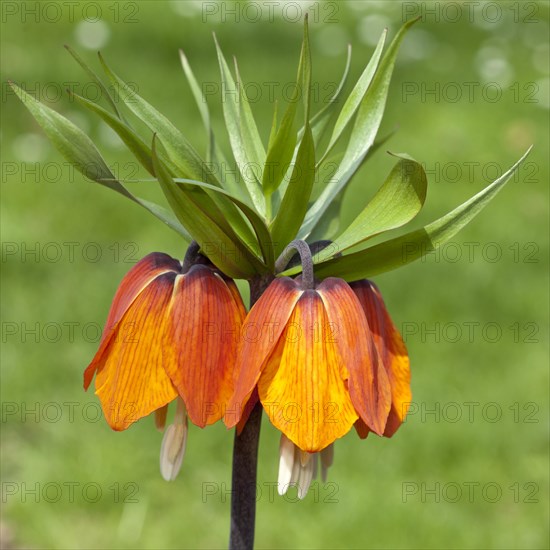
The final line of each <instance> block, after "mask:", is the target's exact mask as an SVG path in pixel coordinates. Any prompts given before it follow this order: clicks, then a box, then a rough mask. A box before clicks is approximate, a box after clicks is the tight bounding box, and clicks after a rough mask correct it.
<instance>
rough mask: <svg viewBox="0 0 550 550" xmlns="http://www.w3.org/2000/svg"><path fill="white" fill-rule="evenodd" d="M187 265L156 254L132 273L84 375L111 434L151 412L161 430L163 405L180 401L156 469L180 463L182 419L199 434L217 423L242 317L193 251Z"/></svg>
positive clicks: (230, 288) (229, 291) (221, 280)
mask: <svg viewBox="0 0 550 550" xmlns="http://www.w3.org/2000/svg"><path fill="white" fill-rule="evenodd" d="M187 260H188V261H187V262H184V265H183V266H182V264H181V263H180V262H179V261H177V260H175V259H173V258H171V257H170V256H168V255H166V254H161V253H157V252H155V253H152V254H149V255H148V256H146V257H145V258H143V259H142V260H141V261H139V262H138V263H137V264H136V265H135V266H134V267H133V268H132V269H131V270H130V272H129V273H128V274H127V275H126V276H125V277H124V278H123V280H122V282H121V284H120V286H119V288H118V290H117V292H116V294H115V297H114V300H113V303H112V305H111V310H110V311H109V315H108V317H107V323H106V327H105V331H104V333H103V337H102V339H101V342H100V346H99V349H98V351H97V353H96V354H95V356H94V358H93V359H92V362H91V363H90V365H89V366H88V368H87V369H86V371H85V373H84V387H85V388H86V389H87V388H88V387H89V385H90V383H91V381H92V378H93V376H94V374H95V388H96V394H97V395H98V397H99V399H100V401H101V405H102V408H103V412H104V414H105V418H106V419H107V422H108V423H109V425H110V426H111V427H112V428H113V429H114V430H124V429H126V428H128V427H129V426H130V425H131V424H132V423H133V422H136V421H137V420H139V419H140V418H142V417H144V416H147V415H149V414H150V413H152V412H155V413H156V419H157V425H158V427H160V428H163V427H164V421H165V418H166V407H167V405H168V403H170V402H171V401H174V400H176V399H178V400H179V403H178V405H177V411H176V420H175V424H174V426H176V427H169V429H168V430H167V432H166V436H165V443H164V444H163V447H165V448H166V451H165V452H164V454H163V456H162V457H161V466H162V460H163V458H164V460H165V462H166V459H167V457H169V456H172V457H173V459H174V460H171V461H170V460H168V462H169V463H174V461H176V459H178V452H176V453H174V452H173V450H174V446H176V448H177V449H178V450H181V449H183V448H184V441H185V438H186V432H187V430H186V426H187V416H189V418H190V420H191V421H192V422H193V423H194V424H196V425H197V426H200V427H204V426H206V425H207V424H212V423H214V422H216V421H217V420H219V419H220V418H221V417H222V415H223V411H224V408H225V403H226V402H227V400H228V398H229V396H230V395H231V392H232V370H233V364H234V361H235V354H236V349H237V340H238V332H239V329H240V326H241V324H242V322H243V319H244V314H245V310H244V306H243V304H242V300H241V298H240V295H239V293H238V291H237V289H236V287H235V284H234V283H233V282H232V281H231V280H228V279H227V278H225V277H222V276H221V275H220V274H219V273H217V272H216V271H215V270H213V269H212V267H211V266H209V265H205V264H204V263H201V260H204V258H203V257H202V256H197V247H196V246H192V247H190V253H189V254H188V257H187ZM192 261H195V262H197V263H192ZM175 436H177V437H175ZM174 441H175V442H174ZM181 455H183V450H181ZM165 477H166V476H165ZM170 477H171V476H170Z"/></svg>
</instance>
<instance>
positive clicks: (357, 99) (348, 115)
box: [319, 29, 388, 164]
mask: <svg viewBox="0 0 550 550" xmlns="http://www.w3.org/2000/svg"><path fill="white" fill-rule="evenodd" d="M387 32H388V31H387V29H384V32H383V33H382V36H381V37H380V40H379V41H378V44H377V46H376V49H375V50H374V53H373V54H372V57H371V59H370V61H369V62H368V64H367V66H366V67H365V70H364V71H363V74H362V75H361V77H360V78H359V80H358V81H357V84H356V85H355V87H354V88H353V90H352V91H351V93H350V94H349V96H348V98H347V100H346V102H345V103H344V106H343V107H342V110H341V111H340V114H339V115H338V118H337V119H336V123H335V125H334V129H333V130H332V136H331V137H330V141H329V144H328V146H327V149H326V151H325V153H324V154H323V156H322V157H321V160H320V161H319V164H320V163H321V162H322V161H323V160H324V159H325V158H326V157H327V155H328V154H329V153H330V152H331V151H332V149H333V147H334V146H335V145H336V143H337V142H338V140H339V139H340V137H341V135H342V133H343V132H344V130H345V129H346V128H347V125H348V124H349V122H350V120H351V119H352V118H353V115H354V114H355V113H356V111H357V109H358V108H359V106H360V105H361V103H362V101H363V98H364V97H365V94H366V93H367V90H368V88H369V86H370V85H371V83H372V80H373V78H374V75H375V73H376V69H378V63H379V62H380V57H381V56H382V50H383V49H384V44H385V42H386V34H387Z"/></svg>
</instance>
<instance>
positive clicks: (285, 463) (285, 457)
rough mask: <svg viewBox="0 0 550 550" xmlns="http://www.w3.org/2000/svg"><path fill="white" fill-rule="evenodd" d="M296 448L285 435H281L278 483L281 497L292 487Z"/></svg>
mask: <svg viewBox="0 0 550 550" xmlns="http://www.w3.org/2000/svg"><path fill="white" fill-rule="evenodd" d="M294 446H295V445H294V443H292V441H290V439H288V437H287V436H286V435H285V434H281V442H280V444H279V480H278V483H277V491H278V492H279V495H284V494H285V493H286V492H287V490H288V487H289V486H290V481H291V478H292V470H293V466H294Z"/></svg>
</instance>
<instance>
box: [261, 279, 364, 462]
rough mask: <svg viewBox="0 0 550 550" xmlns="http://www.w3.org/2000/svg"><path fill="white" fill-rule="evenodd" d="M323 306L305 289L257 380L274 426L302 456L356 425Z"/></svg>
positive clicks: (329, 442) (321, 446)
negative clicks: (300, 451)
mask: <svg viewBox="0 0 550 550" xmlns="http://www.w3.org/2000/svg"><path fill="white" fill-rule="evenodd" d="M343 372H345V366H344V365H343V363H342V358H341V355H340V353H339V351H338V348H337V347H336V346H335V344H334V342H333V341H332V334H331V331H330V330H329V325H328V317H327V315H326V313H325V308H324V306H323V301H322V300H321V298H320V297H319V296H318V294H317V292H315V291H314V290H306V291H305V292H304V293H303V295H302V297H301V298H300V300H299V301H298V303H297V304H296V307H295V308H294V311H293V313H292V315H291V317H290V319H289V321H288V323H287V326H286V328H285V330H284V332H283V333H282V335H281V337H280V339H279V343H278V345H277V348H276V349H275V350H274V352H273V354H272V356H271V357H270V358H269V360H268V361H267V363H266V366H265V368H264V369H263V371H262V374H261V376H260V379H259V381H258V393H259V396H260V400H261V402H262V405H263V407H264V409H265V411H266V413H267V415H268V416H269V418H270V420H271V422H272V423H273V424H274V425H275V426H276V427H277V428H278V429H279V430H281V431H282V432H283V433H284V434H285V435H286V436H287V437H288V438H289V439H290V440H291V441H292V442H293V443H295V444H296V445H297V446H298V447H299V448H300V449H302V450H303V451H309V452H316V451H320V450H322V449H324V448H325V447H327V446H328V445H330V444H331V443H332V442H333V441H334V440H336V439H338V438H339V437H342V436H343V435H344V434H346V433H347V432H348V431H349V430H350V429H351V427H352V426H353V424H354V422H355V421H356V420H357V413H356V412H355V409H354V408H353V404H352V402H351V399H350V396H349V393H348V391H347V389H346V385H345V382H344V380H343V378H342V373H343Z"/></svg>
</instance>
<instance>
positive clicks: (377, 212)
mask: <svg viewBox="0 0 550 550" xmlns="http://www.w3.org/2000/svg"><path fill="white" fill-rule="evenodd" d="M394 156H395V157H397V158H399V159H400V160H399V162H397V164H396V165H395V166H394V167H393V169H392V171H391V172H390V173H389V175H388V177H387V178H386V181H385V182H384V183H383V184H382V187H380V189H379V190H378V192H377V193H376V194H375V195H374V197H373V198H372V199H371V200H370V202H369V203H368V204H367V206H366V207H365V208H364V209H363V211H362V212H361V213H360V214H359V215H358V216H357V217H356V218H355V220H354V221H353V222H352V223H351V224H350V225H349V227H348V228H347V229H346V230H345V231H344V232H343V233H342V234H341V235H339V236H338V238H337V239H335V240H334V243H333V246H332V247H331V249H332V253H331V252H330V251H327V252H326V253H325V254H323V253H322V252H321V253H320V254H319V260H318V261H323V260H325V259H326V258H328V257H329V256H330V255H332V254H334V251H338V252H343V251H345V250H347V249H348V248H351V247H352V246H355V245H357V244H359V243H361V242H363V241H366V240H367V239H369V238H371V237H374V236H375V235H378V234H380V233H383V232H384V231H389V230H390V229H396V228H397V227H401V226H402V225H404V224H406V223H407V222H409V221H410V220H412V219H413V218H414V217H415V216H416V215H417V214H418V212H420V209H421V208H422V206H423V205H424V201H425V200H426V190H427V187H428V182H427V179H426V173H425V172H424V169H423V168H422V166H421V165H420V164H419V163H418V162H416V161H415V160H414V159H412V158H411V157H409V156H408V155H405V154H400V155H397V154H396V155H394Z"/></svg>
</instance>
